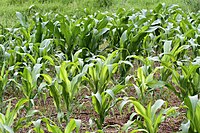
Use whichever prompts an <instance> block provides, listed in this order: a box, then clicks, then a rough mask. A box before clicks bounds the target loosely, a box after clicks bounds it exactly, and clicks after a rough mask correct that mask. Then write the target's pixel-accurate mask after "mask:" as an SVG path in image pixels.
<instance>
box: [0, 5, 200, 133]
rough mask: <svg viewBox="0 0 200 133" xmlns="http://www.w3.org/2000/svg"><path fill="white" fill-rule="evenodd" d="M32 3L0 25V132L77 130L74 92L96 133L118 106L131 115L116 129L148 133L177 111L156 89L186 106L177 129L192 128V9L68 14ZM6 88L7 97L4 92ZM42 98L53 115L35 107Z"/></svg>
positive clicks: (195, 51)
mask: <svg viewBox="0 0 200 133" xmlns="http://www.w3.org/2000/svg"><path fill="white" fill-rule="evenodd" d="M32 8H33V7H32ZM32 8H31V9H30V11H29V12H28V13H26V14H23V13H20V12H17V13H16V16H17V18H18V20H19V23H18V25H16V27H15V28H2V29H1V31H0V33H1V34H0V53H1V54H0V70H1V72H0V98H1V99H0V104H1V106H0V107H1V108H0V110H1V113H0V131H1V132H2V133H7V132H9V133H13V132H17V131H18V132H20V131H21V130H22V129H26V130H27V131H30V132H31V131H33V132H36V133H43V132H45V131H48V132H64V133H69V132H72V131H73V130H76V132H79V130H81V121H80V120H77V119H73V118H72V116H73V114H74V113H77V112H76V111H75V109H76V107H77V106H78V107H80V106H81V105H80V103H79V102H80V101H81V98H82V97H81V96H79V95H85V97H86V98H87V99H88V102H89V103H90V104H91V106H92V107H93V111H94V113H95V112H96V115H94V117H92V118H91V121H93V122H94V123H96V128H94V129H91V131H97V130H98V131H99V132H103V131H104V130H105V129H106V126H105V125H104V123H105V119H106V118H107V117H108V116H109V112H111V111H112V110H113V109H114V108H117V109H119V111H120V112H121V113H122V112H123V110H126V111H127V110H129V111H130V112H129V113H131V117H130V120H129V121H127V123H126V124H124V125H123V126H120V125H119V126H120V128H119V130H120V131H126V132H129V131H132V132H137V131H142V132H149V133H155V132H158V130H159V126H160V124H161V123H162V122H163V121H164V120H165V119H166V118H167V117H169V116H170V115H171V114H173V113H174V112H175V111H176V110H177V109H178V107H168V106H167V101H164V100H161V99H158V100H157V99H155V98H154V97H153V94H154V93H156V89H158V90H163V89H164V88H167V89H169V90H170V91H171V92H172V93H174V94H175V95H176V96H177V97H178V98H179V99H180V100H181V101H182V102H184V104H185V108H187V115H186V118H187V119H188V121H187V123H186V124H185V123H183V124H182V126H181V127H182V128H180V129H182V130H183V131H184V132H198V131H199V127H198V126H197V123H199V113H198V112H199V100H198V94H199V93H200V58H199V56H200V50H199V47H200V46H199V45H200V13H199V12H198V13H192V12H191V13H189V14H188V13H186V12H184V11H183V10H182V9H181V8H180V7H179V6H177V5H172V6H166V5H165V4H159V5H158V6H157V7H156V8H154V9H153V10H145V9H142V10H139V9H134V10H125V9H119V10H118V11H117V12H116V13H109V12H100V11H98V12H95V13H94V14H88V15H84V16H82V17H80V18H76V17H75V18H69V17H68V16H64V15H62V14H56V15H54V14H51V13H47V14H42V13H39V12H35V11H34V10H32ZM85 12H87V13H89V11H87V10H86V11H85ZM85 89H86V90H87V93H88V94H87V95H86V94H85V93H84V92H85ZM9 92H15V93H14V94H12V96H13V95H14V96H13V97H11V98H8V96H7V94H8V93H9ZM129 92H134V93H135V94H136V95H131V94H129ZM19 93H20V94H21V95H20V99H17V98H16V97H18V98H19V96H17V94H19ZM47 97H50V98H51V99H52V101H51V102H53V104H54V105H55V108H56V115H57V119H56V120H55V119H54V118H53V117H48V116H45V115H46V112H45V111H42V110H40V109H37V108H36V107H37V106H38V104H39V103H38V101H39V99H43V100H44V102H45V101H46V100H47ZM14 100H15V101H16V100H17V104H16V105H15V106H13V104H12V102H13V101H14ZM152 103H154V104H153V105H152ZM116 105H117V106H116ZM126 105H128V106H129V107H128V109H126V108H125V107H124V106H126ZM132 107H134V110H133V108H132ZM20 112H21V113H22V112H23V113H22V114H20ZM63 123H64V126H63Z"/></svg>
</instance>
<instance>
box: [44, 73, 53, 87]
mask: <svg viewBox="0 0 200 133" xmlns="http://www.w3.org/2000/svg"><path fill="white" fill-rule="evenodd" d="M41 76H43V77H44V79H45V80H46V81H47V82H48V84H50V85H51V84H52V78H51V76H49V75H48V74H41Z"/></svg>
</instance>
